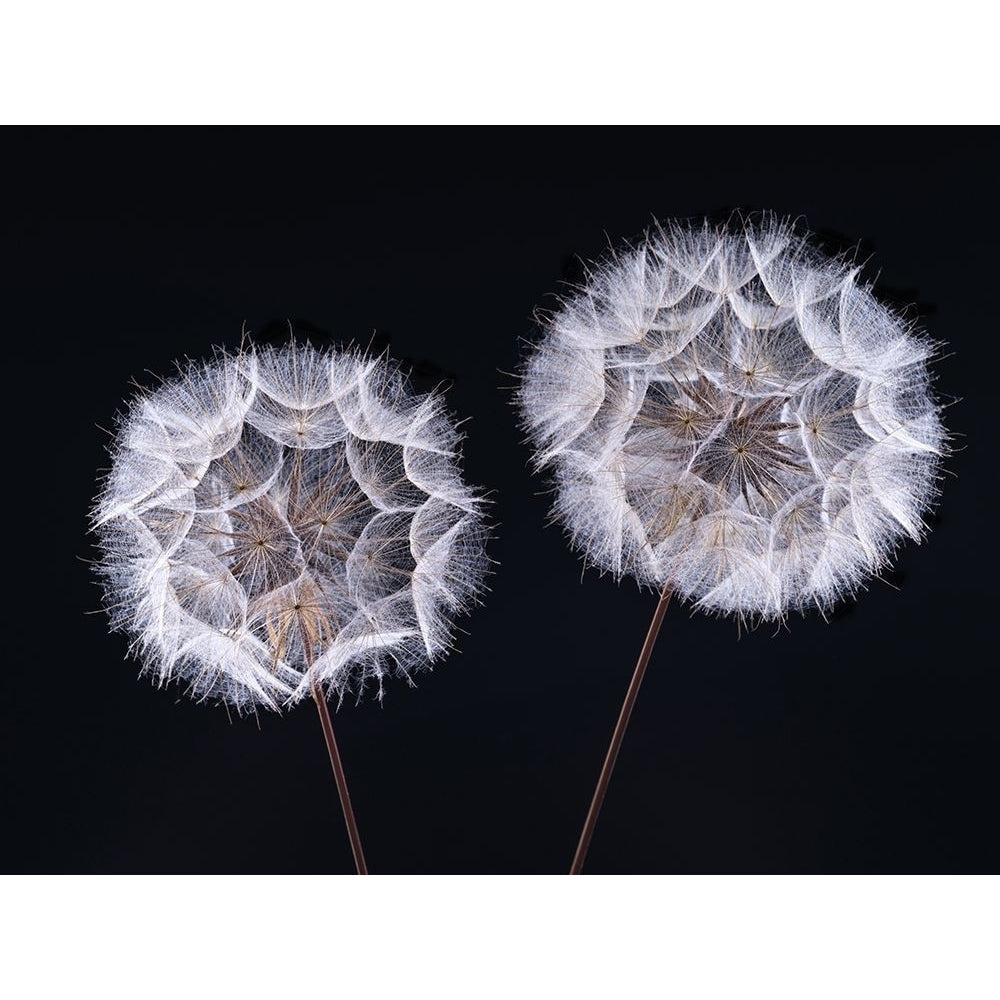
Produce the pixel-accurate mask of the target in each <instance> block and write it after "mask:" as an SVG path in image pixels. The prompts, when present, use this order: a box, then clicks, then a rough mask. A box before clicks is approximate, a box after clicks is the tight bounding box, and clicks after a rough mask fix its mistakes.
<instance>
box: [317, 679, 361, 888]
mask: <svg viewBox="0 0 1000 1000" xmlns="http://www.w3.org/2000/svg"><path fill="white" fill-rule="evenodd" d="M312 696H313V701H315V702H316V708H317V709H318V710H319V721H320V723H321V724H322V726H323V736H324V738H325V739H326V749H327V750H328V751H329V753H330V764H331V765H332V767H333V776H334V778H335V779H336V781H337V791H338V792H339V793H340V806H341V808H342V809H343V810H344V822H345V823H346V824H347V835H348V837H350V839H351V850H352V851H353V852H354V866H355V867H356V868H357V870H358V874H359V875H367V874H368V866H367V865H366V864H365V853H364V851H363V850H362V849H361V834H360V833H358V822H357V820H356V819H355V818H354V810H353V809H352V808H351V793H350V792H349V791H348V790H347V776H346V775H345V774H344V765H343V764H342V763H341V762H340V752H339V751H338V750H337V741H336V739H335V738H334V735H333V722H331V721H330V709H329V708H328V707H327V704H326V698H324V697H323V692H322V691H320V689H319V688H318V687H317V686H316V685H315V684H314V685H313V686H312Z"/></svg>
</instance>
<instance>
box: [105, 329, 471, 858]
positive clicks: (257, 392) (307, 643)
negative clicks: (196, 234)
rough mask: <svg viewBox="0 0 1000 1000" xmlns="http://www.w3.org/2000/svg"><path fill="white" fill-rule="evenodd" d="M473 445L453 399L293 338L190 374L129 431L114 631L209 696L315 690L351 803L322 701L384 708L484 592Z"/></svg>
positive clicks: (374, 361)
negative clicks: (390, 680) (466, 469)
mask: <svg viewBox="0 0 1000 1000" xmlns="http://www.w3.org/2000/svg"><path fill="white" fill-rule="evenodd" d="M459 441H460V436H459V434H458V432H457V430H456V429H455V427H454V425H453V424H452V423H451V421H450V420H449V418H448V415H447V413H446V412H445V409H444V404H443V401H442V398H441V396H440V395H438V394H436V393H432V394H430V395H415V394H413V393H412V391H411V390H410V388H409V385H408V383H407V380H406V379H405V378H404V376H403V375H402V373H401V372H400V370H399V368H398V367H396V366H395V365H393V364H392V363H390V362H389V361H387V360H385V359H384V358H373V357H368V356H366V355H364V354H362V353H357V352H352V351H347V352H336V351H326V352H323V351H319V350H316V349H314V348H312V347H311V346H308V345H297V344H292V345H291V346H288V347H285V348H282V349H273V348H268V349H254V348H252V347H251V348H248V349H246V350H241V351H239V352H237V353H235V354H227V353H225V352H219V353H217V355H216V357H215V358H214V359H213V360H212V361H210V362H208V363H205V364H201V363H190V364H188V365H187V366H186V367H184V368H182V369H181V371H180V373H179V376H178V377H177V378H176V379H174V380H172V381H166V382H164V383H163V384H162V385H160V386H159V387H158V388H156V389H155V390H153V391H152V392H149V393H145V394H143V395H140V396H138V397H137V398H136V399H134V400H133V401H132V403H131V405H130V407H129V408H128V410H127V412H125V413H124V415H123V416H122V417H121V419H120V421H119V425H118V432H117V436H116V438H115V440H114V443H113V445H112V449H111V451H112V459H113V463H112V467H111V470H110V472H109V474H108V475H107V477H106V479H105V480H104V482H103V488H102V490H101V493H100V496H99V497H98V500H97V502H96V505H95V507H94V510H93V514H92V523H93V527H94V530H95V531H96V532H97V534H98V538H99V543H100V546H101V549H102V552H103V557H102V560H101V563H100V571H101V573H102V576H103V578H104V581H105V597H106V604H107V607H108V610H109V614H110V617H111V625H112V627H113V628H114V629H120V630H122V631H125V632H127V633H128V634H129V635H130V636H131V638H132V646H131V650H132V652H133V653H134V654H135V655H136V656H137V657H138V658H139V659H140V661H141V663H142V670H143V672H144V673H147V674H150V675H151V676H152V677H153V678H154V679H155V681H156V682H157V683H159V684H166V683H168V682H171V681H178V682H180V683H181V684H182V685H185V686H186V689H187V692H188V693H189V694H190V695H191V696H192V697H194V698H196V699H198V700H208V701H222V702H225V703H226V704H228V705H231V706H233V707H235V708H236V710H237V711H238V712H250V711H256V710H257V708H259V707H263V708H268V709H274V710H280V709H282V708H285V707H287V706H289V705H291V704H293V703H295V702H297V701H299V700H300V699H302V698H303V697H305V696H307V695H309V696H312V697H313V698H314V699H315V701H316V703H317V706H318V708H319V710H320V714H321V717H323V720H324V733H325V735H326V736H327V743H328V748H329V750H330V754H331V762H332V763H333V765H334V771H335V774H337V781H338V788H341V793H342V800H344V798H345V795H346V784H345V783H344V782H343V775H342V769H340V767H339V756H338V755H337V753H336V745H335V742H333V732H332V726H331V725H330V722H329V716H328V712H327V710H326V696H327V695H330V694H333V695H336V696H338V697H342V696H343V695H344V694H345V693H346V692H348V691H352V690H353V691H356V692H358V693H359V694H360V692H361V691H362V690H363V689H364V688H365V687H366V686H367V685H369V684H373V685H374V686H375V688H376V689H377V691H378V694H379V696H381V693H382V682H383V679H384V677H386V676H387V675H391V674H398V675H402V676H404V677H406V678H410V676H411V675H412V674H413V673H414V672H416V671H418V670H421V669H424V668H426V667H427V666H428V665H429V664H430V663H432V662H434V661H437V660H439V659H441V658H442V657H443V656H445V655H446V654H447V653H448V651H449V650H450V648H451V637H452V630H453V625H452V620H453V618H454V617H455V616H456V615H458V614H460V613H462V612H463V611H466V610H468V608H469V607H470V605H471V604H472V603H473V602H474V601H475V600H476V595H477V594H478V593H479V592H480V589H481V586H482V581H483V577H484V574H485V571H486V565H487V560H486V557H485V553H484V540H485V528H484V523H483V516H482V509H483V501H482V499H481V497H480V495H479V494H478V493H477V491H475V490H474V489H472V488H470V487H468V486H466V485H465V483H464V482H463V480H462V478H461V475H460V472H459V468H458V461H457V460H458V446H459ZM348 812H349V801H345V814H346V813H348ZM351 821H352V818H351V817H350V816H348V822H349V825H350V823H351ZM352 843H353V837H352ZM358 850H359V845H358V849H357V850H356V855H357V853H358ZM362 864H363V860H362ZM360 867H361V865H359V869H360Z"/></svg>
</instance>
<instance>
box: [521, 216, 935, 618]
mask: <svg viewBox="0 0 1000 1000" xmlns="http://www.w3.org/2000/svg"><path fill="white" fill-rule="evenodd" d="M859 270H860V268H857V267H855V266H853V265H852V264H851V263H850V262H848V261H846V260H845V259H842V258H830V257H827V256H826V255H824V254H823V253H822V252H820V251H819V250H818V249H817V248H816V247H815V246H814V245H813V244H812V243H811V242H810V241H809V239H808V238H807V237H805V236H803V235H800V234H799V232H797V230H796V228H795V226H794V225H793V224H792V223H790V222H789V221H787V220H783V219H780V218H778V217H776V216H774V215H764V216H762V217H758V218H757V219H756V220H754V221H752V222H743V223H741V224H739V225H723V226H714V225H712V224H709V223H707V222H706V223H703V224H700V225H687V224H684V223H672V224H668V225H665V226H660V225H657V226H655V227H653V228H652V229H651V230H650V231H649V232H647V234H646V235H645V236H644V238H643V239H641V240H640V241H638V242H637V243H636V244H635V245H628V246H625V247H623V248H622V249H620V250H618V251H617V252H615V253H613V254H611V255H610V256H609V257H607V258H606V259H605V260H604V261H602V262H600V263H598V264H595V265H593V266H592V267H591V269H590V270H589V272H588V275H587V279H586V281H585V283H584V284H583V286H582V287H579V288H576V289H574V290H572V291H571V292H570V293H568V294H566V295H565V296H563V297H562V298H561V299H560V302H559V305H558V306H557V307H556V308H555V309H554V310H552V312H551V313H550V314H548V315H547V316H546V317H545V318H544V319H543V320H542V323H543V331H542V336H541V337H540V339H539V341H538V343H537V344H536V345H535V346H534V347H533V349H532V351H531V353H530V355H529V357H528V358H527V361H526V363H525V365H524V367H523V370H522V373H521V374H522V378H521V382H520V386H519V389H518V404H519V407H520V411H521V415H522V421H523V425H524V427H525V428H526V430H527V432H528V437H529V441H530V442H531V444H532V445H533V447H534V449H535V462H536V466H537V468H539V469H545V470H548V471H549V472H550V473H551V474H552V476H553V478H554V483H555V496H556V499H555V506H554V511H553V513H554V516H555V517H556V518H557V519H558V520H560V521H561V522H562V523H563V525H564V526H565V528H566V530H567V532H568V534H569V536H570V539H571V541H572V544H573V545H574V546H575V547H576V548H578V549H579V550H581V551H582V552H583V553H584V555H585V557H586V560H587V562H588V563H590V564H592V565H594V566H595V567H598V568H599V569H601V570H602V571H609V572H611V573H613V574H615V576H617V577H620V576H622V575H631V576H633V577H635V578H636V579H637V580H638V581H639V583H640V584H642V585H648V586H655V587H657V588H664V587H668V586H669V587H670V588H671V589H672V590H673V591H674V592H675V593H677V594H678V595H679V596H681V597H683V598H685V599H687V600H689V601H691V602H693V604H694V605H695V606H696V607H698V608H700V609H703V610H705V611H708V612H717V613H734V614H736V615H738V616H739V617H741V618H749V619H751V620H758V619H770V618H780V617H783V616H784V615H785V614H786V613H787V612H788V611H789V610H804V609H806V608H807V607H810V606H815V607H819V608H820V609H821V610H822V609H825V608H828V607H829V606H830V605H832V604H833V603H834V602H835V601H837V600H838V599H840V598H842V597H844V596H847V595H849V594H851V593H853V592H854V591H855V590H856V589H857V587H858V586H859V585H860V583H861V582H862V581H863V580H864V579H865V578H866V577H868V576H870V575H871V574H874V573H876V572H878V570H879V569H880V568H882V567H884V566H885V565H886V564H887V562H888V561H889V560H890V558H891V557H892V555H893V553H894V551H895V549H896V547H897V545H898V544H899V543H900V542H901V541H902V540H903V539H904V538H911V539H915V540H919V539H920V537H921V536H922V534H923V531H924V521H923V517H924V515H925V514H926V512H927V511H928V509H929V508H930V506H931V505H932V503H933V501H934V499H935V497H936V494H937V479H938V472H939V465H940V459H941V456H942V455H943V454H944V453H945V452H946V432H945V429H944V427H943V425H942V422H941V419H940V406H939V404H938V403H937V402H936V400H935V399H934V397H933V394H932V393H931V390H930V379H929V374H928V370H927V362H928V360H929V359H930V358H931V357H932V355H933V354H934V350H935V348H934V345H933V344H931V343H930V342H929V341H928V340H927V339H926V338H925V337H924V336H923V335H921V334H920V333H919V331H917V330H916V329H915V328H914V326H913V324H912V323H910V322H909V321H907V320H906V319H905V318H903V317H902V316H901V315H899V314H898V313H896V312H895V311H893V310H891V309H889V308H887V307H886V306H885V305H883V304H882V303H881V302H879V300H878V299H877V298H876V297H875V296H874V295H873V294H872V291H871V289H870V288H869V287H867V286H865V285H863V284H860V283H859V281H858V272H859Z"/></svg>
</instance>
